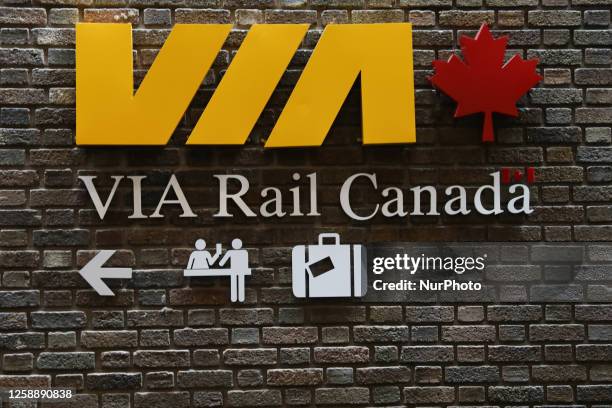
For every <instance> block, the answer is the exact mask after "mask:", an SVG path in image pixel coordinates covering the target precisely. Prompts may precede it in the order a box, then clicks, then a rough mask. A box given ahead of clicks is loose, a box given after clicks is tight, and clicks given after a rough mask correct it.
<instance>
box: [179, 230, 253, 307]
mask: <svg viewBox="0 0 612 408" xmlns="http://www.w3.org/2000/svg"><path fill="white" fill-rule="evenodd" d="M195 248H196V250H195V251H193V252H192V253H191V255H190V256H189V261H187V268H186V269H185V270H184V271H183V273H184V274H185V276H229V277H230V293H231V300H232V302H236V301H238V302H244V285H245V282H244V277H245V276H247V275H251V268H249V253H248V251H247V250H246V249H243V248H242V241H241V240H240V239H238V238H235V239H234V240H233V241H232V248H233V249H230V250H228V251H226V252H225V254H224V255H223V257H222V258H221V260H220V261H219V263H218V266H219V267H214V266H215V264H216V262H217V260H218V259H219V257H220V256H221V251H222V246H221V244H220V243H219V244H217V245H216V249H215V253H214V254H213V255H211V254H210V252H208V251H205V250H204V249H205V248H206V242H205V241H204V240H203V239H198V240H197V241H196V244H195ZM228 261H229V267H227V268H221V267H223V266H224V265H225V264H227V262H228Z"/></svg>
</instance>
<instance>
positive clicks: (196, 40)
mask: <svg viewBox="0 0 612 408" xmlns="http://www.w3.org/2000/svg"><path fill="white" fill-rule="evenodd" d="M231 27H232V26H231V25H230V24H177V25H175V26H174V28H173V29H172V31H171V33H170V35H169V37H168V39H167V40H166V42H165V44H164V45H163V47H162V49H161V50H160V52H159V54H158V55H157V58H156V59H155V61H154V63H153V65H152V66H151V68H150V69H149V71H148V73H147V75H146V76H145V78H144V80H143V81H142V84H141V85H140V87H139V88H138V91H137V92H136V93H134V91H133V90H134V83H133V66H132V32H131V26H130V24H98V23H80V24H77V28H76V39H77V40H76V55H77V63H76V81H77V92H76V94H77V101H76V109H77V125H76V142H77V144H78V145H164V144H166V143H167V142H168V140H169V139H170V137H171V135H172V133H173V132H174V130H175V128H176V126H177V124H178V123H179V121H180V119H181V117H182V116H183V114H184V113H185V111H186V109H187V107H188V105H189V103H190V102H191V100H192V99H193V96H194V95H195V93H196V91H197V89H198V87H199V86H200V85H201V83H202V80H203V78H204V76H205V75H206V73H207V72H208V70H209V69H210V67H211V65H212V64H213V61H214V59H215V57H216V56H217V54H218V52H219V51H220V50H221V47H222V46H223V43H224V41H225V39H226V37H227V36H228V34H229V32H230V30H231ZM307 30H308V25H307V24H256V25H254V26H252V28H251V29H250V31H249V32H248V34H247V36H246V38H245V39H244V41H243V42H242V45H241V46H240V48H239V50H238V52H237V53H236V55H235V57H234V58H233V60H232V62H231V64H230V66H229V68H228V69H227V72H226V73H225V75H224V76H223V78H222V80H221V82H220V83H219V85H218V87H217V89H216V90H215V92H214V94H213V96H212V98H211V99H210V101H209V102H208V104H207V105H206V107H205V109H204V112H203V113H202V116H201V117H200V119H199V120H198V122H197V124H196V126H195V127H194V129H193V131H192V133H191V135H190V136H189V139H188V140H187V144H190V145H241V144H244V143H245V142H246V140H247V138H248V136H249V133H250V132H251V130H252V129H253V126H255V122H256V121H257V119H258V118H259V116H260V114H261V112H262V111H263V109H264V107H265V105H266V103H267V102H268V99H269V98H270V96H271V95H272V92H273V91H274V89H275V88H276V86H277V84H278V82H279V80H280V78H281V76H282V75H283V73H284V72H285V70H286V69H287V66H288V65H289V61H290V60H291V58H292V56H293V54H294V53H295V51H296V50H297V48H298V47H299V45H300V43H301V41H302V39H303V37H304V35H305V34H306V31H307ZM359 75H361V99H362V104H361V105H362V106H361V108H362V118H363V121H362V122H363V143H365V144H379V143H413V142H414V141H415V133H416V131H415V118H414V83H413V76H414V74H413V65H412V30H411V26H410V24H407V23H390V24H352V25H328V26H327V27H326V28H325V30H324V31H323V33H322V35H321V38H320V40H319V42H318V44H317V45H316V47H315V49H314V51H313V53H312V56H311V57H310V59H309V60H308V63H307V64H306V67H305V68H304V71H303V72H302V74H301V76H300V78H299V80H298V82H297V84H296V86H295V88H294V89H293V92H292V93H291V95H290V97H289V99H288V101H287V103H286V105H285V107H284V109H283V111H282V113H281V115H280V117H279V119H278V120H277V122H276V124H275V126H274V128H273V130H272V133H271V134H270V136H269V138H268V140H267V142H266V145H265V146H266V147H291V146H320V145H321V144H322V143H323V141H324V139H325V137H326V136H327V133H328V131H329V129H330V127H331V125H332V123H333V121H334V119H335V118H336V116H337V114H338V111H339V110H340V108H341V106H342V104H343V103H344V100H345V99H346V96H347V94H348V92H349V90H350V89H351V87H352V86H353V84H354V83H355V80H356V79H357V77H358V76H359Z"/></svg>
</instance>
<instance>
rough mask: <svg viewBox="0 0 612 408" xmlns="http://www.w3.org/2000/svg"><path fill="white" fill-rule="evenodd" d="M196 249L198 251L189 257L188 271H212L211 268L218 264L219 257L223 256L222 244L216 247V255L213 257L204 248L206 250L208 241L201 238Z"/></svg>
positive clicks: (196, 244)
mask: <svg viewBox="0 0 612 408" xmlns="http://www.w3.org/2000/svg"><path fill="white" fill-rule="evenodd" d="M195 248H196V250H195V251H193V252H192V253H191V255H190V256H189V261H188V262H187V269H210V267H211V266H213V265H214V263H215V262H217V259H219V256H221V249H222V248H221V244H217V245H216V251H215V254H214V255H211V254H210V252H208V251H205V250H204V248H206V241H204V240H203V239H201V238H200V239H198V240H197V241H196V243H195Z"/></svg>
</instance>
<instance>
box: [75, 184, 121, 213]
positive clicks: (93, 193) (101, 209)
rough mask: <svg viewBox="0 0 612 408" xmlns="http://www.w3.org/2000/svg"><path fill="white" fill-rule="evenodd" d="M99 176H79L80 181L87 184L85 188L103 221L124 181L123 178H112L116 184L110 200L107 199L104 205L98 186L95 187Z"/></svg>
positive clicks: (110, 194) (109, 195)
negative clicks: (118, 188)
mask: <svg viewBox="0 0 612 408" xmlns="http://www.w3.org/2000/svg"><path fill="white" fill-rule="evenodd" d="M96 178H97V176H79V179H80V180H81V181H83V184H85V188H86V189H87V192H88V193H89V197H91V201H92V202H93V205H94V207H96V211H97V212H98V216H99V217H100V219H101V220H103V219H104V216H105V215H106V211H108V207H110V203H111V201H113V197H114V196H115V192H116V191H117V187H119V183H120V182H121V180H123V176H112V178H113V179H114V180H115V184H113V188H112V189H111V191H110V193H109V194H108V198H107V199H106V203H104V204H102V200H100V195H99V194H98V190H96V186H94V184H93V181H94V179H96Z"/></svg>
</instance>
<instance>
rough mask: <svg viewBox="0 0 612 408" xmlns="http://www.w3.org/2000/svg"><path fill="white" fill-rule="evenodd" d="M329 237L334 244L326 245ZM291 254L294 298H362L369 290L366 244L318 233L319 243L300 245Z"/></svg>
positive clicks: (332, 234) (330, 234)
mask: <svg viewBox="0 0 612 408" xmlns="http://www.w3.org/2000/svg"><path fill="white" fill-rule="evenodd" d="M326 239H329V240H330V241H331V242H332V243H329V244H326V243H325V241H326ZM291 257H292V271H291V275H292V286H293V295H294V296H295V297H298V298H318V297H321V298H330V297H351V296H354V297H361V296H363V295H365V293H366V291H367V288H368V284H367V269H366V265H367V263H366V262H367V259H366V250H365V247H364V246H363V245H359V244H354V245H349V244H340V235H338V234H335V233H326V234H319V240H318V244H317V245H298V246H296V247H294V248H293V251H292V253H291Z"/></svg>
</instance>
